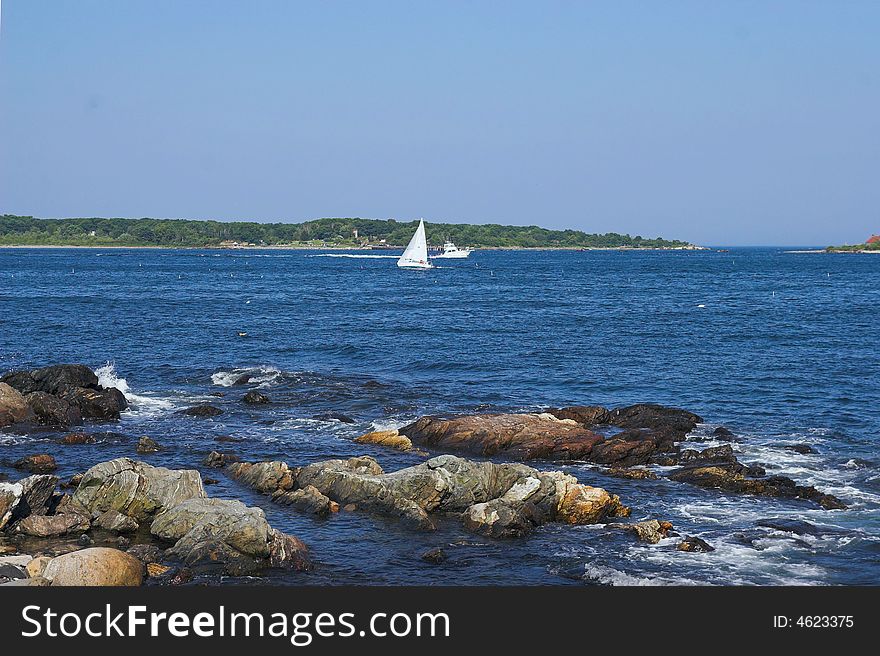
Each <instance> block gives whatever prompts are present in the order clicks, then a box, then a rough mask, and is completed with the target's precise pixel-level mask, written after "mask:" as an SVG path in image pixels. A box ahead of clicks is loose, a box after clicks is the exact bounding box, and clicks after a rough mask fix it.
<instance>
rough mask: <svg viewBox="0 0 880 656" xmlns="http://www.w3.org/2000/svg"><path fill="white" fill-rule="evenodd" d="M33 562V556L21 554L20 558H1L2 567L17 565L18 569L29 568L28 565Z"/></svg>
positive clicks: (0, 564)
mask: <svg viewBox="0 0 880 656" xmlns="http://www.w3.org/2000/svg"><path fill="white" fill-rule="evenodd" d="M32 560H33V557H32V556H28V555H27V554H20V555H18V556H0V566H2V565H16V566H17V567H27V564H28V563H29V562H31V561H32Z"/></svg>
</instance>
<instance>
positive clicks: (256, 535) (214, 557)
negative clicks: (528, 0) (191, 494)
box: [150, 499, 304, 574]
mask: <svg viewBox="0 0 880 656" xmlns="http://www.w3.org/2000/svg"><path fill="white" fill-rule="evenodd" d="M150 532H151V533H152V534H153V535H154V536H156V537H158V538H161V539H164V540H174V541H176V542H175V544H174V546H173V547H171V548H170V549H168V550H167V551H166V555H168V556H170V557H173V558H177V559H179V560H181V561H183V562H184V563H185V564H186V565H187V566H189V567H206V566H208V567H210V566H212V565H214V566H216V565H220V566H222V568H223V570H224V571H226V572H228V573H230V574H241V573H247V572H252V571H254V570H255V569H257V568H259V567H260V566H261V565H262V564H263V563H262V562H261V561H267V560H269V559H273V562H275V563H277V565H276V566H281V565H282V564H283V563H285V562H288V561H290V560H291V559H293V558H294V555H293V554H292V553H289V551H290V550H291V549H293V550H294V551H297V552H298V553H299V548H300V546H302V543H301V542H299V541H298V540H296V539H295V538H290V539H288V538H289V536H287V537H282V536H283V534H279V533H278V532H277V531H274V529H272V528H271V527H270V526H269V524H268V522H267V521H266V516H265V514H264V513H263V511H262V510H260V509H259V508H253V507H248V506H246V505H245V504H243V503H241V502H240V501H230V500H226V499H190V500H188V501H184V502H183V503H181V504H178V505H177V506H175V507H174V508H171V509H169V510H166V511H164V512H162V513H160V514H159V515H158V516H157V517H156V519H154V520H153V523H152V525H151V526H150ZM290 540H294V541H295V542H291V541H290ZM303 548H304V546H303ZM300 555H301V554H300Z"/></svg>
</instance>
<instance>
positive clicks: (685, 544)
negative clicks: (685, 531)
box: [675, 535, 715, 553]
mask: <svg viewBox="0 0 880 656" xmlns="http://www.w3.org/2000/svg"><path fill="white" fill-rule="evenodd" d="M675 548H676V549H678V550H679V551H689V552H691V553H708V552H709V551H715V547H713V546H712V545H711V544H709V543H708V542H706V541H705V540H702V539H700V538H697V537H694V536H692V535H688V536H687V537H685V539H684V540H682V541H681V542H679V543H678V545H677V546H676V547H675Z"/></svg>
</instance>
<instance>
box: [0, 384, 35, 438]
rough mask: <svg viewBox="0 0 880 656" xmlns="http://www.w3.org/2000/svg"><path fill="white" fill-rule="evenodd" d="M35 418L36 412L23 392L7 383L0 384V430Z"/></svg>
mask: <svg viewBox="0 0 880 656" xmlns="http://www.w3.org/2000/svg"><path fill="white" fill-rule="evenodd" d="M34 418H35V415H34V412H33V410H31V408H30V406H29V405H28V403H27V401H26V400H25V398H24V396H22V394H21V392H19V391H18V390H17V389H15V388H14V387H11V386H9V385H8V384H6V383H0V428H2V427H4V426H11V425H12V424H18V423H20V422H23V421H32V420H33V419H34Z"/></svg>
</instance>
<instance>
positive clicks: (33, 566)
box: [25, 556, 52, 578]
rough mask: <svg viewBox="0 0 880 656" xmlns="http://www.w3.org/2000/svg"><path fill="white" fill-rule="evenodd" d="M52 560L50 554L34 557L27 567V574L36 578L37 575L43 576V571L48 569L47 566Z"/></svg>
mask: <svg viewBox="0 0 880 656" xmlns="http://www.w3.org/2000/svg"><path fill="white" fill-rule="evenodd" d="M51 560H52V559H51V558H50V557H49V556H37V557H36V558H34V559H32V560H31V561H30V562H29V563H28V564H27V566H26V567H25V570H26V571H27V575H28V576H29V577H31V578H35V577H37V576H40V577H42V576H43V572H44V571H46V566H47V565H48V564H49V562H50V561H51Z"/></svg>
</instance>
